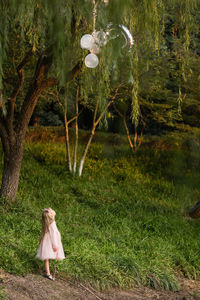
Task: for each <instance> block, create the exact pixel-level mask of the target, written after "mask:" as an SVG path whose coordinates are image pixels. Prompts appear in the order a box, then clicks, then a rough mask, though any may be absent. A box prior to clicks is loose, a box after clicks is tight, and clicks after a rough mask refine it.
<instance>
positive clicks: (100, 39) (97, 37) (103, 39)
mask: <svg viewBox="0 0 200 300" xmlns="http://www.w3.org/2000/svg"><path fill="white" fill-rule="evenodd" d="M92 36H93V38H94V41H95V43H96V44H97V45H99V47H103V46H105V45H106V43H107V34H106V32H104V31H103V30H100V31H93V33H92Z"/></svg>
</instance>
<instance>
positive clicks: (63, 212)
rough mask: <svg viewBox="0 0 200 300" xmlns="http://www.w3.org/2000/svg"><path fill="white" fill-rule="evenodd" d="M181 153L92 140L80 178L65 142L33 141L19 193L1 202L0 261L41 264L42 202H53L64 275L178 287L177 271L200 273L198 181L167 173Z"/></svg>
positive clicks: (30, 267) (18, 266)
mask: <svg viewBox="0 0 200 300" xmlns="http://www.w3.org/2000/svg"><path fill="white" fill-rule="evenodd" d="M176 155H177V153H175V152H173V155H172V154H170V155H169V152H168V151H167V152H166V153H165V155H164V153H160V154H159V153H157V154H156V153H155V152H154V151H151V150H148V149H146V150H145V149H143V150H141V151H139V152H138V154H137V155H136V156H132V155H130V154H129V149H128V147H126V146H125V145H124V146H123V145H121V146H117V145H115V146H110V145H107V146H106V145H102V144H94V145H93V146H92V147H91V149H90V152H89V156H88V159H87V161H86V166H85V170H84V173H83V176H82V177H81V178H77V177H71V176H70V175H69V174H68V173H67V171H66V166H65V164H66V163H65V149H64V145H63V144H51V143H48V144H44V143H28V144H27V145H26V150H25V155H24V160H23V165H22V172H21V177H20V185H19V192H18V198H17V201H16V203H14V204H12V205H11V204H10V203H9V202H7V201H6V200H4V202H3V205H1V207H0V226H1V230H0V257H1V259H0V267H1V268H4V269H5V270H6V271H8V272H13V273H17V274H24V273H28V272H36V273H41V272H43V264H42V262H40V261H38V260H37V259H36V258H35V255H36V252H37V247H38V241H39V237H40V231H41V210H42V208H43V207H49V206H51V207H52V208H54V209H55V210H56V212H57V215H56V221H57V226H58V228H59V230H60V232H61V235H62V242H63V246H64V249H65V253H66V259H65V260H64V261H62V262H56V267H57V270H58V272H59V273H60V274H62V275H63V276H67V277H70V278H71V279H74V280H81V281H85V282H89V283H90V284H92V285H93V286H94V287H96V288H99V289H106V288H109V287H111V286H112V287H121V288H128V287H132V286H135V285H141V284H143V285H146V286H151V287H153V288H156V289H166V290H173V291H175V290H178V281H177V277H178V276H179V275H181V274H182V275H184V276H185V277H188V278H193V279H196V278H199V276H200V255H199V248H200V237H199V221H198V220H191V219H190V218H188V216H187V211H188V208H189V207H190V206H191V205H192V204H193V203H194V201H195V199H196V197H198V196H199V189H198V186H197V184H196V185H195V184H194V185H193V186H192V187H191V186H190V185H189V184H186V183H185V182H186V181H185V182H184V180H186V179H185V178H186V174H185V173H184V174H182V177H183V179H184V180H183V182H182V183H183V184H182V183H181V181H180V178H179V176H177V177H178V178H179V180H178V185H176V184H175V181H176V180H175V177H174V178H172V179H173V180H170V178H169V177H170V176H171V173H170V171H169V169H170V168H171V164H173V162H174V160H173V158H174V157H176ZM164 159H165V161H164ZM184 165H185V164H184ZM161 166H162V168H161ZM168 167H169V168H168ZM187 168H188V166H187ZM166 170H168V174H166ZM170 170H173V168H172V169H170ZM197 171H198V170H197V169H196V170H195V173H194V175H195V178H196V177H197V178H198V180H199V178H200V176H199V173H198V172H197ZM193 172H194V170H193V171H191V174H193ZM191 176H192V175H191ZM196 182H197V180H196ZM180 183H181V184H182V185H181V189H180Z"/></svg>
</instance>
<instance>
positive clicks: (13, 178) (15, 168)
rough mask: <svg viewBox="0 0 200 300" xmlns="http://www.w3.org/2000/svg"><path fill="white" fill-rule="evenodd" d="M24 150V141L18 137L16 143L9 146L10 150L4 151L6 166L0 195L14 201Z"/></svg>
mask: <svg viewBox="0 0 200 300" xmlns="http://www.w3.org/2000/svg"><path fill="white" fill-rule="evenodd" d="M23 150H24V141H20V139H16V142H15V143H14V145H11V146H10V147H9V151H5V152H4V166H3V174H2V185H1V190H0V197H1V196H2V197H5V198H8V199H9V200H10V201H14V200H15V198H16V194H17V190H18V184H19V175H20V169H21V163H22V157H23Z"/></svg>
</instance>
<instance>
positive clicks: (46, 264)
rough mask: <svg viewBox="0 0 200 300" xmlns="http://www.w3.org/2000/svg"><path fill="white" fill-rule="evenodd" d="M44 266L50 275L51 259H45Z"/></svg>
mask: <svg viewBox="0 0 200 300" xmlns="http://www.w3.org/2000/svg"><path fill="white" fill-rule="evenodd" d="M44 267H45V271H46V275H50V270H49V260H48V259H45V261H44Z"/></svg>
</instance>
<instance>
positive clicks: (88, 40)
mask: <svg viewBox="0 0 200 300" xmlns="http://www.w3.org/2000/svg"><path fill="white" fill-rule="evenodd" d="M93 44H94V38H93V36H92V35H91V34H84V35H83V36H82V38H81V48H82V49H87V50H90V49H92V45H93Z"/></svg>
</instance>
